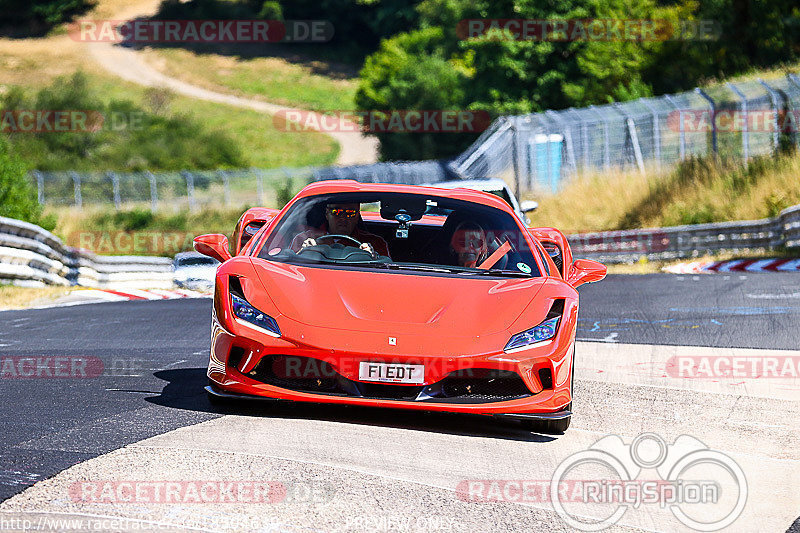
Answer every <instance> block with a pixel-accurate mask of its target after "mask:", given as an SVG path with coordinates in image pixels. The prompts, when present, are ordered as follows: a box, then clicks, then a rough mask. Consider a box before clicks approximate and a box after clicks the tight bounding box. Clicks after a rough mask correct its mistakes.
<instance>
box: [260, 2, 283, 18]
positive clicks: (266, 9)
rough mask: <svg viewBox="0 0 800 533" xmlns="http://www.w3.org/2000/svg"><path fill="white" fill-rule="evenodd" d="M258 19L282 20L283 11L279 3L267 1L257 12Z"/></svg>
mask: <svg viewBox="0 0 800 533" xmlns="http://www.w3.org/2000/svg"><path fill="white" fill-rule="evenodd" d="M258 18H260V19H263V20H283V9H281V4H280V2H276V1H275V0H267V1H266V2H264V4H263V5H262V6H261V11H259V12H258Z"/></svg>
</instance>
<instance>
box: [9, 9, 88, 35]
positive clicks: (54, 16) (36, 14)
mask: <svg viewBox="0 0 800 533" xmlns="http://www.w3.org/2000/svg"><path fill="white" fill-rule="evenodd" d="M93 5H94V2H93V1H92V0H0V28H2V30H3V33H5V34H10V35H14V36H24V35H31V34H33V35H40V34H43V33H45V32H47V30H49V29H50V28H52V27H53V26H56V25H58V24H61V23H62V22H68V21H69V20H71V19H72V18H73V17H74V16H76V15H79V14H81V13H85V12H86V11H87V10H88V9H89V8H91V7H92V6H93Z"/></svg>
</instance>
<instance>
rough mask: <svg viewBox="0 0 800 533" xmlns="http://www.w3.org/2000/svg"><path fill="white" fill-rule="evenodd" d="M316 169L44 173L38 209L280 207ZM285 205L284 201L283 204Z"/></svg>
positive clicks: (38, 178)
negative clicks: (95, 205)
mask: <svg viewBox="0 0 800 533" xmlns="http://www.w3.org/2000/svg"><path fill="white" fill-rule="evenodd" d="M315 170H316V169H314V168H312V167H307V168H283V169H269V170H264V169H244V170H208V171H203V170H193V171H188V170H184V171H180V172H96V173H78V172H40V171H34V172H33V177H34V179H35V181H36V188H37V191H38V194H39V203H40V204H46V205H74V206H77V207H83V206H86V205H93V204H104V205H109V204H113V205H114V206H115V207H116V208H117V209H119V208H121V207H122V206H123V205H124V206H126V207H132V206H141V207H146V208H149V209H151V210H153V211H157V210H159V209H160V208H163V207H166V206H168V207H170V208H172V209H175V208H177V209H198V208H202V207H204V206H220V205H225V206H243V205H276V204H277V203H279V201H280V200H281V198H280V197H281V196H283V197H285V196H286V194H289V197H291V196H292V195H294V193H295V192H297V189H299V188H300V187H303V186H304V185H306V184H307V183H309V182H310V181H312V180H313V176H314V172H315ZM284 200H285V198H284Z"/></svg>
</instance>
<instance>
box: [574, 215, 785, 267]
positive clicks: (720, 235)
mask: <svg viewBox="0 0 800 533" xmlns="http://www.w3.org/2000/svg"><path fill="white" fill-rule="evenodd" d="M567 239H568V240H569V243H570V246H571V247H572V253H573V255H574V256H575V257H582V258H586V259H595V260H598V261H602V262H604V263H633V262H635V261H637V260H639V259H642V258H647V259H648V260H669V259H684V258H688V257H699V256H702V255H706V254H714V253H720V252H733V253H747V252H760V251H764V250H770V249H775V248H786V249H800V205H796V206H794V207H789V208H787V209H784V210H783V211H781V213H780V214H779V215H778V216H776V217H774V218H766V219H762V220H745V221H735V222H718V223H713V224H696V225H691V226H673V227H667V228H650V229H636V230H624V231H603V232H597V233H582V234H573V235H568V236H567Z"/></svg>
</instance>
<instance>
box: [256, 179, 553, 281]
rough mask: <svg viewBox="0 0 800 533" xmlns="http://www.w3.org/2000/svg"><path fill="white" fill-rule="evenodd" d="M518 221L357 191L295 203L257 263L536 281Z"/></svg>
mask: <svg viewBox="0 0 800 533" xmlns="http://www.w3.org/2000/svg"><path fill="white" fill-rule="evenodd" d="M523 231H524V230H523V229H521V228H520V226H519V224H518V222H517V220H516V218H515V217H514V216H512V215H510V214H508V213H506V212H505V211H502V210H500V209H497V208H494V207H490V206H485V205H481V204H479V203H475V202H468V201H463V200H455V199H451V198H442V197H438V196H430V195H426V194H407V193H388V192H360V193H335V194H327V195H318V196H310V197H306V198H301V199H299V200H298V201H297V202H295V203H294V204H293V205H292V207H291V208H290V209H289V211H288V212H287V213H286V214H285V215H284V216H283V217H282V219H281V220H280V221H279V222H278V224H277V225H276V227H275V228H274V229H273V230H272V231H271V232H270V235H269V236H268V237H267V239H266V241H265V242H264V244H263V245H262V246H261V248H260V250H259V251H258V253H257V255H258V257H260V258H262V259H267V260H270V261H279V262H288V263H294V264H304V265H314V266H323V265H337V266H338V267H340V268H348V269H365V268H366V269H388V270H394V271H402V272H413V271H416V272H424V271H429V272H443V273H455V274H459V275H465V276H466V275H497V276H509V277H512V276H513V277H531V276H540V275H541V274H540V271H539V268H538V265H537V263H536V260H535V259H534V257H533V255H532V254H531V250H530V245H529V244H528V239H527V238H526V235H524V234H523Z"/></svg>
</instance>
